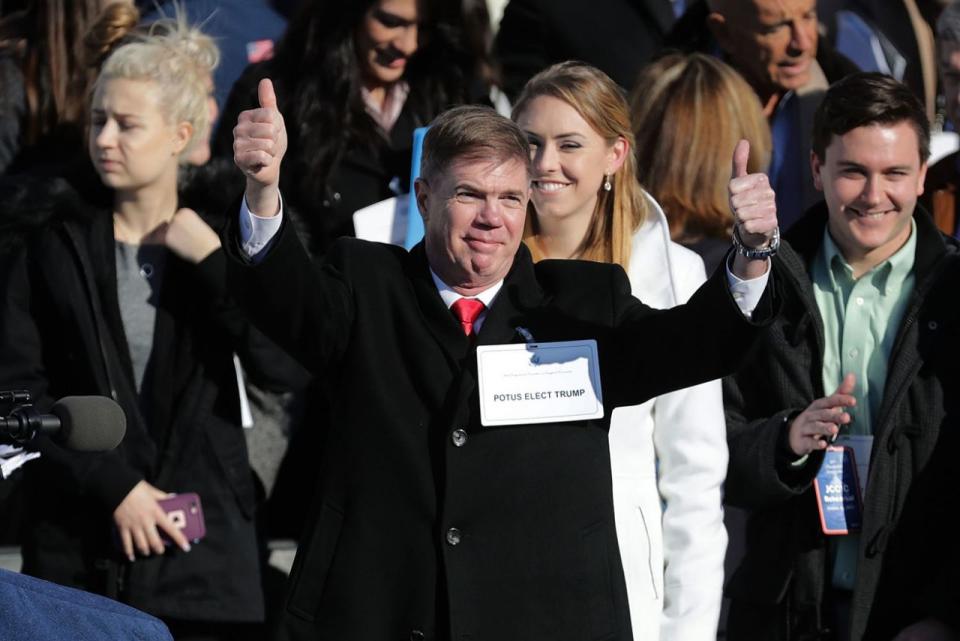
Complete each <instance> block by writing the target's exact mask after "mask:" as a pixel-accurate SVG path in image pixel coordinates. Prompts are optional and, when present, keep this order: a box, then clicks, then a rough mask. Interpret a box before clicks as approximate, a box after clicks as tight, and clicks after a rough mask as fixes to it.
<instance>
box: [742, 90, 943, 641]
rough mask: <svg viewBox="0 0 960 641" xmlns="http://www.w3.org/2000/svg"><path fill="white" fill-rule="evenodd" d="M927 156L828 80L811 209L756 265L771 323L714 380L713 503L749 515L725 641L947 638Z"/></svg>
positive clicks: (890, 109) (936, 237) (881, 98)
mask: <svg viewBox="0 0 960 641" xmlns="http://www.w3.org/2000/svg"><path fill="white" fill-rule="evenodd" d="M929 140H930V132H929V125H928V124H927V120H926V116H925V115H924V110H923V107H922V105H921V104H920V103H919V101H918V100H917V99H916V98H915V97H914V96H913V95H912V94H911V93H910V91H909V90H908V89H907V88H906V87H905V86H903V85H901V84H900V83H898V82H896V81H894V80H892V79H891V78H889V77H886V76H882V75H879V74H856V75H853V76H850V77H848V78H846V79H844V80H841V81H840V82H838V83H836V84H835V85H833V86H832V87H831V89H830V90H829V91H828V92H827V94H826V97H825V99H824V101H823V103H822V104H821V106H820V108H819V110H818V111H817V114H816V116H815V120H814V131H813V151H812V154H811V168H812V175H813V180H814V184H815V186H816V188H817V189H818V190H820V191H822V192H823V197H824V202H823V203H820V204H819V205H816V206H814V207H813V208H811V209H810V210H808V211H807V213H806V214H805V215H804V217H803V219H801V220H800V221H799V222H798V223H797V224H796V225H795V226H794V227H793V228H792V229H791V231H790V233H789V234H788V235H787V237H786V242H784V243H783V244H782V245H781V249H780V253H779V255H778V256H777V257H776V258H775V259H774V261H773V269H774V271H775V272H776V273H777V275H778V276H779V277H780V278H779V280H778V282H779V283H783V286H782V289H781V292H780V293H781V295H782V299H783V301H784V304H783V308H782V314H781V317H780V318H778V319H777V320H776V321H775V323H774V327H773V328H772V331H770V332H768V334H767V335H766V337H765V338H764V344H763V345H762V346H761V347H760V348H758V349H756V350H754V352H753V354H752V356H751V363H750V364H749V365H748V366H746V367H744V368H743V369H742V370H741V373H740V374H738V375H736V376H733V377H730V378H728V379H727V380H726V381H725V383H724V400H725V404H726V413H727V425H728V440H729V445H730V465H729V471H728V479H727V486H726V493H727V494H726V498H727V501H728V503H730V504H732V505H737V506H740V507H744V508H746V509H748V510H749V511H750V517H749V521H748V526H747V543H746V555H745V558H744V560H743V562H742V564H741V565H740V567H739V568H738V569H737V571H736V572H735V573H734V575H733V577H732V579H731V581H730V583H729V586H728V592H729V594H730V596H731V597H732V599H733V602H732V606H731V610H730V618H729V622H728V639H730V640H731V641H739V640H742V639H758V640H759V639H762V640H763V641H777V640H788V639H790V640H792V639H797V640H799V639H818V640H824V641H826V640H830V639H834V640H836V641H847V640H848V639H849V640H856V641H859V640H861V639H894V640H895V641H921V640H922V641H941V640H948V639H956V638H960V637H957V636H956V635H957V631H958V629H960V627H958V616H960V608H958V607H957V606H958V605H960V593H958V588H957V585H958V584H960V580H958V579H960V568H958V556H957V552H956V545H954V544H953V542H952V539H953V535H954V532H953V531H952V529H951V528H950V526H949V523H950V522H951V521H950V519H951V517H952V514H953V512H954V511H955V510H956V509H957V507H958V506H957V503H958V501H957V498H956V497H957V492H956V489H955V488H956V486H957V482H958V481H960V467H958V466H955V465H952V460H951V459H952V458H953V457H955V456H956V452H957V451H958V450H957V449H956V447H957V445H958V443H957V433H958V429H960V426H958V425H957V420H956V419H957V417H958V414H960V395H958V392H960V390H958V389H957V387H958V386H960V365H958V364H956V363H955V362H953V361H955V360H956V359H955V358H954V355H955V354H957V353H958V351H957V350H958V348H960V321H958V314H960V303H958V302H957V300H958V299H957V294H956V292H957V291H958V290H960V266H958V259H957V256H958V245H957V243H956V242H955V241H954V240H952V239H949V238H947V237H945V236H943V235H941V234H940V233H939V232H938V231H937V229H936V227H935V226H934V224H933V221H932V220H931V219H930V216H929V215H928V214H927V213H926V212H925V211H924V210H923V209H922V208H920V207H918V206H917V198H918V197H919V196H920V195H921V194H922V193H923V185H924V178H925V174H926V168H927V157H928V155H929ZM954 399H956V400H954ZM828 448H829V450H828ZM840 448H843V449H840ZM825 458H826V460H827V462H826V463H825ZM843 466H846V468H845V474H841V473H840V472H836V471H837V470H840V469H841V468H842V467H843ZM821 468H823V471H821ZM854 469H855V470H856V471H857V472H858V473H859V474H855V473H854V472H853V470H854ZM818 472H820V476H819V477H818ZM841 476H842V478H841ZM858 476H859V478H857V477H858ZM817 486H819V487H817ZM815 488H817V489H815ZM841 488H842V493H841V491H840V490H841ZM832 490H835V491H836V492H837V494H836V495H835V496H836V497H839V496H841V495H842V497H843V501H844V502H843V503H842V505H843V506H844V507H845V508H846V509H845V510H841V512H842V515H843V517H844V519H843V520H842V521H841V525H837V523H836V522H835V521H834V520H832V519H834V518H835V515H836V512H831V509H833V508H834V507H835V506H836V505H837V503H834V505H833V506H831V503H830V493H831V491H832ZM837 500H839V499H837ZM844 523H845V524H844ZM844 531H846V533H845V534H840V533H838V532H844Z"/></svg>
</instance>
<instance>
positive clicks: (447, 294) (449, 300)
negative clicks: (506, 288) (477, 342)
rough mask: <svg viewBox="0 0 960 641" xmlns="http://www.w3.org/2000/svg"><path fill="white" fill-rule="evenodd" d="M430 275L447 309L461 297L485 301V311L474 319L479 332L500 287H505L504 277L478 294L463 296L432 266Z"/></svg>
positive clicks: (474, 327) (477, 332) (476, 330)
mask: <svg viewBox="0 0 960 641" xmlns="http://www.w3.org/2000/svg"><path fill="white" fill-rule="evenodd" d="M430 277H431V278H432V279H433V284H434V285H436V287H437V292H438V293H439V294H440V298H442V299H443V304H444V305H446V306H447V309H450V308H451V307H453V304H454V303H455V302H457V301H458V300H460V299H461V298H475V299H477V300H478V301H480V302H481V303H483V305H484V307H483V311H482V312H480V315H479V316H477V318H476V319H475V320H474V321H473V333H474V334H479V333H480V328H481V327H483V321H484V320H486V318H487V311H488V310H489V309H490V306H491V305H493V300H494V299H495V298H496V297H497V294H499V293H500V288H501V287H503V279H502V278H501V279H500V280H498V281H497V282H495V283H494V284H493V285H491V286H490V287H488V288H487V289H485V290H483V291H482V292H480V293H479V294H477V295H476V296H463V295H462V294H458V293H457V292H455V291H453V288H452V287H450V285H447V284H446V283H445V282H443V281H442V280H440V277H439V276H437V274H436V273H435V272H434V271H433V269H432V268H431V269H430Z"/></svg>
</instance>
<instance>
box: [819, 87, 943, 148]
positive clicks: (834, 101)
mask: <svg viewBox="0 0 960 641" xmlns="http://www.w3.org/2000/svg"><path fill="white" fill-rule="evenodd" d="M900 122H907V123H909V124H910V125H911V126H912V127H913V129H914V130H915V131H916V132H917V142H918V144H919V151H920V162H926V161H927V159H928V158H929V157H930V123H929V121H928V120H927V115H926V111H925V110H924V108H923V105H922V104H921V103H920V100H919V99H918V98H917V97H916V96H915V95H914V94H913V92H912V91H910V89H908V88H907V86H906V85H904V84H902V83H900V82H897V81H896V80H894V79H893V78H891V77H890V76H887V75H884V74H881V73H872V72H871V73H866V72H861V73H854V74H851V75H849V76H847V77H846V78H843V79H842V80H839V81H837V82H835V83H834V84H833V85H831V86H830V88H829V89H828V90H827V94H826V95H825V96H824V97H823V102H821V103H820V106H819V107H818V108H817V112H816V114H815V115H814V117H813V153H815V154H817V157H818V158H820V159H821V160H823V159H824V154H825V152H826V149H827V147H828V146H829V145H830V141H831V140H832V139H833V137H834V136H842V135H844V134H845V133H847V132H848V131H851V130H853V129H856V128H857V127H866V126H869V125H894V124H897V123H900Z"/></svg>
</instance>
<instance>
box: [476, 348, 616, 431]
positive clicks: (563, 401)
mask: <svg viewBox="0 0 960 641" xmlns="http://www.w3.org/2000/svg"><path fill="white" fill-rule="evenodd" d="M477 374H478V379H479V388H480V422H481V423H482V424H483V425H486V426H496V425H517V424H524V423H557V422H564V421H583V420H588V419H594V418H603V395H602V393H601V390H600V361H599V358H598V355H597V341H595V340H584V341H562V342H554V343H526V344H512V345H481V346H480V347H478V348H477Z"/></svg>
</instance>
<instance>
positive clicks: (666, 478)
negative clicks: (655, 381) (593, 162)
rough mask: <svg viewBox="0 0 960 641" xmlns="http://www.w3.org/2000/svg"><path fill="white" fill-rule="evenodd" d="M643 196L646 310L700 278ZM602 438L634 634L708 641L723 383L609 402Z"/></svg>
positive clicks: (715, 585) (717, 560)
mask: <svg viewBox="0 0 960 641" xmlns="http://www.w3.org/2000/svg"><path fill="white" fill-rule="evenodd" d="M648 201H649V202H650V203H651V204H652V205H653V207H652V208H651V212H650V216H648V219H647V221H646V222H645V223H644V224H643V225H642V226H641V228H640V229H639V230H638V231H637V232H636V234H635V235H634V238H633V246H632V250H631V255H630V265H629V270H628V273H629V276H630V283H631V286H632V288H633V294H634V296H636V297H637V298H639V299H640V300H642V301H643V302H644V303H646V304H648V305H650V306H651V307H657V308H668V307H673V306H674V305H677V304H680V303H683V302H686V300H687V299H688V298H689V297H690V296H691V294H693V292H694V291H696V289H697V288H698V287H699V286H700V284H701V283H703V282H704V280H705V274H704V267H703V261H702V260H701V259H700V257H699V256H697V254H695V253H694V252H692V251H690V250H688V249H686V248H684V247H681V246H680V245H678V244H676V243H674V242H672V241H671V240H670V232H669V228H668V226H667V221H666V218H665V217H664V215H663V211H662V210H661V209H660V207H659V205H657V204H656V202H655V201H653V199H652V198H648ZM609 439H610V466H611V472H612V475H613V502H614V516H615V518H616V525H617V538H618V542H619V545H620V554H621V557H622V561H623V570H624V576H625V578H626V583H627V596H628V598H629V602H630V618H631V621H632V626H633V638H634V639H636V640H637V641H652V640H656V639H661V640H663V641H708V640H709V641H713V640H714V639H716V633H717V621H718V618H719V615H720V601H721V598H722V591H723V558H724V553H725V552H726V547H727V532H726V530H725V529H724V526H723V509H722V507H721V486H722V484H723V480H724V477H725V475H726V471H727V441H726V424H725V422H724V417H723V401H722V396H721V391H720V381H712V382H709V383H704V384H702V385H698V386H696V387H691V388H687V389H682V390H678V391H676V392H672V393H670V394H665V395H663V396H658V397H656V398H654V399H651V400H649V401H647V402H646V403H643V404H642V405H634V406H630V407H619V408H616V409H615V410H614V411H613V414H612V416H611V420H610V436H609Z"/></svg>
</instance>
